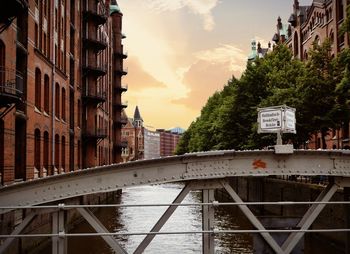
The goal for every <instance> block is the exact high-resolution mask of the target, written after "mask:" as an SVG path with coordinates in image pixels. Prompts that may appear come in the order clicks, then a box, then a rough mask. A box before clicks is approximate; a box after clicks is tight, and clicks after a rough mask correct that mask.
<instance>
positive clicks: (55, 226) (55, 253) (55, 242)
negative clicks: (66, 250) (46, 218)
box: [51, 212, 58, 254]
mask: <svg viewBox="0 0 350 254" xmlns="http://www.w3.org/2000/svg"><path fill="white" fill-rule="evenodd" d="M51 221H52V234H57V233H58V212H53V213H52V215H51ZM51 239H52V254H58V236H52V238H51Z"/></svg>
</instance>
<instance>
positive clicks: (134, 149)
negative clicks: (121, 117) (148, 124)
mask: <svg viewBox="0 0 350 254" xmlns="http://www.w3.org/2000/svg"><path fill="white" fill-rule="evenodd" d="M124 114H125V113H124ZM125 116H126V115H125ZM121 143H122V146H123V147H122V159H123V161H124V162H126V161H135V160H141V159H143V158H144V126H143V119H142V117H141V114H140V111H139V108H138V106H136V108H135V112H134V118H128V122H127V124H126V125H125V126H123V128H122V136H121Z"/></svg>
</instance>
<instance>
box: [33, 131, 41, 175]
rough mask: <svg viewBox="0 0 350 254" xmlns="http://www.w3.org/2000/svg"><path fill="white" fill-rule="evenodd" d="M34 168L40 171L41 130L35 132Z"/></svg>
mask: <svg viewBox="0 0 350 254" xmlns="http://www.w3.org/2000/svg"><path fill="white" fill-rule="evenodd" d="M34 167H35V168H36V169H37V170H40V130H39V129H35V131H34Z"/></svg>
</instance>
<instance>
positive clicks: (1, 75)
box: [0, 40, 6, 91]
mask: <svg viewBox="0 0 350 254" xmlns="http://www.w3.org/2000/svg"><path fill="white" fill-rule="evenodd" d="M5 52H6V51H5V44H4V43H3V41H2V40H0V91H1V90H2V89H3V86H4V84H5V65H6V64H5V59H6V55H5Z"/></svg>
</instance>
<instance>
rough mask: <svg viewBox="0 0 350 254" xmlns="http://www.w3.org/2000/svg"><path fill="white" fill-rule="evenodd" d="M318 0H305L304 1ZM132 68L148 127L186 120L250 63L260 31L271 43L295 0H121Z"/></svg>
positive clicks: (135, 96) (131, 95) (133, 91)
mask: <svg viewBox="0 0 350 254" xmlns="http://www.w3.org/2000/svg"><path fill="white" fill-rule="evenodd" d="M311 2H312V1H311V0H304V1H300V4H301V5H305V4H310V3H311ZM118 4H119V6H120V9H121V11H122V13H123V15H124V16H123V33H124V34H125V35H126V36H127V38H126V39H124V40H123V44H124V48H125V50H126V51H127V52H128V58H127V60H126V61H125V62H124V66H125V67H127V68H128V71H129V72H128V75H127V76H126V77H124V78H123V81H122V82H123V83H124V84H128V87H129V90H128V91H127V92H126V93H125V94H123V99H124V100H127V101H128V103H129V106H128V108H127V110H126V112H127V114H128V116H129V117H132V116H133V112H134V109H135V106H136V105H138V106H139V109H140V112H141V116H142V117H143V119H144V122H145V125H146V127H147V126H148V127H150V128H151V127H153V128H165V129H168V128H171V127H175V126H180V127H182V128H187V127H188V126H189V124H190V123H191V122H192V121H193V120H195V119H196V117H198V116H199V115H200V110H201V108H202V106H204V105H205V103H206V101H207V99H208V97H209V96H210V95H212V94H213V93H214V92H215V91H217V90H221V89H222V88H223V86H224V85H225V84H226V83H227V80H229V79H230V78H231V77H232V75H234V76H236V77H240V75H241V73H242V72H243V71H244V69H245V65H246V61H247V56H248V54H249V53H250V43H251V40H252V39H253V38H256V40H257V41H260V42H261V43H262V46H263V47H267V43H268V41H270V40H271V38H272V36H273V34H274V33H275V31H276V22H277V21H276V20H277V17H278V16H281V18H282V22H283V23H287V19H288V18H289V15H290V13H291V12H292V8H293V0H288V1H287V0H264V1H261V0H244V1H240V0H119V1H118Z"/></svg>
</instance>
